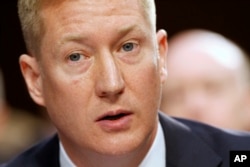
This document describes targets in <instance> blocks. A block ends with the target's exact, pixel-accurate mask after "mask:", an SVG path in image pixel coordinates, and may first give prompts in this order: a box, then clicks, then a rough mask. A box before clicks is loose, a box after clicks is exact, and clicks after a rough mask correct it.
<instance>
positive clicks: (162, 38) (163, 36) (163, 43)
mask: <svg viewBox="0 0 250 167" xmlns="http://www.w3.org/2000/svg"><path fill="white" fill-rule="evenodd" d="M157 42H158V54H159V60H160V64H159V65H160V70H161V71H160V73H161V81H162V83H164V82H165V80H166V78H167V68H166V65H167V60H166V59H167V52H168V43H167V32H166V31H165V30H159V31H158V32H157Z"/></svg>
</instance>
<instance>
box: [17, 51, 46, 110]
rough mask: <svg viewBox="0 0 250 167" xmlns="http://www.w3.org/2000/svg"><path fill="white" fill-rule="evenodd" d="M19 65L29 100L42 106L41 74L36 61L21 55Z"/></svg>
mask: <svg viewBox="0 0 250 167" xmlns="http://www.w3.org/2000/svg"><path fill="white" fill-rule="evenodd" d="M19 64H20V68H21V72H22V75H23V77H24V80H25V82H26V85H27V88H28V91H29V94H30V96H31V98H32V99H33V100H34V101H35V102H36V103H37V104H39V105H42V106H44V100H43V94H42V80H41V72H40V69H39V64H38V62H37V59H36V58H35V57H32V56H29V55H26V54H23V55H21V56H20V58H19Z"/></svg>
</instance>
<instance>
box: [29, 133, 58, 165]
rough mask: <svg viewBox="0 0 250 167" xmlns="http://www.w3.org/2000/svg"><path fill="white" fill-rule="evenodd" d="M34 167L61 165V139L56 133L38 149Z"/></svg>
mask: <svg viewBox="0 0 250 167" xmlns="http://www.w3.org/2000/svg"><path fill="white" fill-rule="evenodd" d="M34 161H35V162H34V166H32V167H45V166H46V167H60V165H59V139H58V136H57V135H55V136H54V137H53V138H52V139H51V140H49V141H48V142H45V143H43V144H42V145H41V146H40V147H39V148H38V149H37V154H36V155H35V159H34ZM35 164H36V165H35Z"/></svg>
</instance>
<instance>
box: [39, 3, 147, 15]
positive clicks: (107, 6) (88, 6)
mask: <svg viewBox="0 0 250 167" xmlns="http://www.w3.org/2000/svg"><path fill="white" fill-rule="evenodd" d="M142 1H144V0H123V1H119V0H71V1H66V0H53V1H51V0H43V1H42V2H41V9H42V11H50V12H56V11H60V10H62V9H63V10H65V11H67V9H68V12H70V10H71V9H72V7H74V8H75V10H80V9H82V10H83V9H84V11H85V14H105V15H113V14H114V13H119V11H121V12H124V11H125V10H130V11H132V10H134V11H138V12H142V11H143V10H144V9H145V8H144V6H145V5H143V4H144V3H143V2H142ZM77 7H78V8H77ZM71 12H73V11H71Z"/></svg>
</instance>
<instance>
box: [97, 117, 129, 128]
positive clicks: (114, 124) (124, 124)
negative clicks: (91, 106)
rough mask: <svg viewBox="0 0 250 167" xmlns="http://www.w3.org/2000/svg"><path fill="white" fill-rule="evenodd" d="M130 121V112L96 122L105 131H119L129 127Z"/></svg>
mask: <svg viewBox="0 0 250 167" xmlns="http://www.w3.org/2000/svg"><path fill="white" fill-rule="evenodd" d="M131 121H132V114H129V115H126V116H123V117H121V118H119V119H117V120H100V121H98V122H97V123H98V125H99V126H100V127H101V129H103V130H104V131H106V132H119V131H125V130H127V129H129V127H130V123H131Z"/></svg>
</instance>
